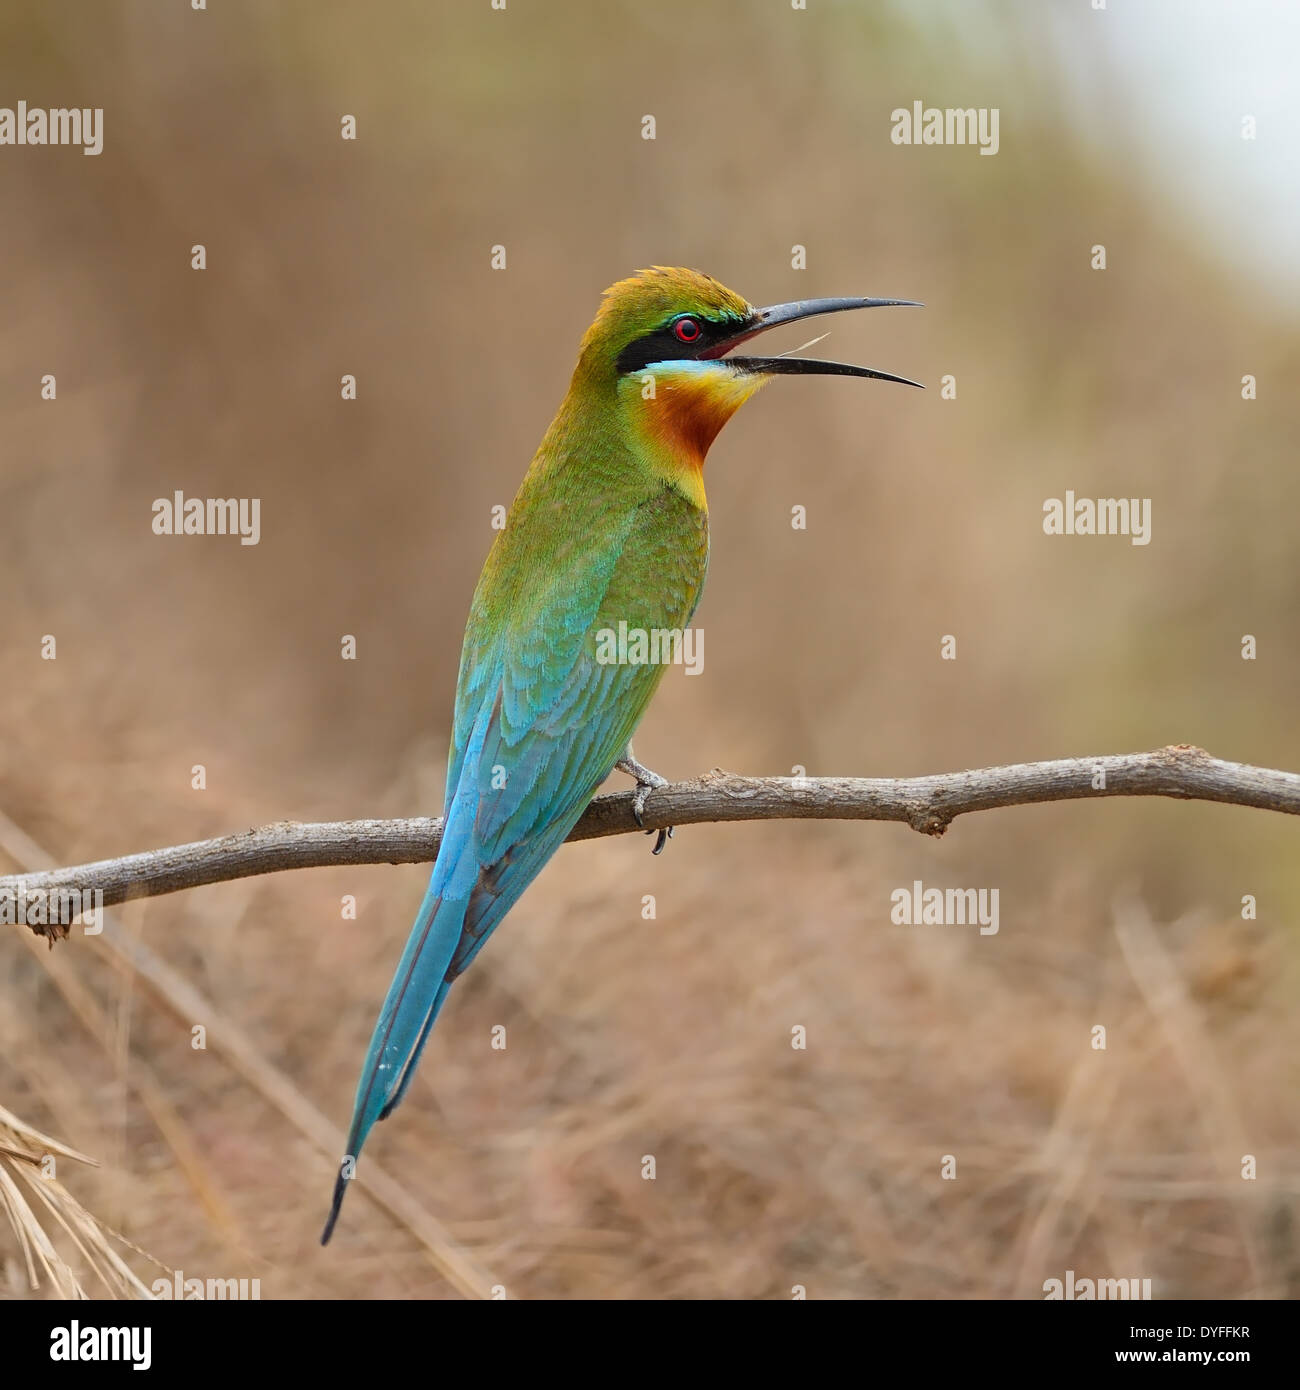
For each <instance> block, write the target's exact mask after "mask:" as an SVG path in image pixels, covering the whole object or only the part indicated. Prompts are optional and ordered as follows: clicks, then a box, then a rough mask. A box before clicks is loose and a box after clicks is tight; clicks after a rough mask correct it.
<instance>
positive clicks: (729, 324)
mask: <svg viewBox="0 0 1300 1390" xmlns="http://www.w3.org/2000/svg"><path fill="white" fill-rule="evenodd" d="M684 319H689V320H690V321H691V322H692V323H695V324H698V325H699V330H700V331H699V333H698V334H697V335H696V336H695V337H694V338H691V339H689V340H683V339H682V338H680V337H679V336H678V334H677V325H678V324H679V323H681V322H682V321H683V320H684ZM741 326H742V325H741V324H740V323H739V322H737V321H736V320H734V319H728V320H727V321H726V322H724V323H715V322H714V321H713V320H712V319H706V318H703V317H702V316H701V315H699V314H674V315H673V316H672V318H671V319H669V320H668V322H667V323H664V324H661V325H660V326H659V327H658V328H656V329H653V330H652V331H651V332H649V333H647V334H645V335H644V336H643V337H641V338H637V339H635V340H634V341H633V342H630V343H629V344H628V345H627V347H625V348H624V349H623V351H622V352H620V353H619V355H618V361H617V363H616V364H615V365H616V366H617V368H618V370H619V372H620V373H623V372H639V371H640V370H641V369H642V368H643V367H646V366H648V365H649V364H650V363H651V362H671V361H672V360H673V359H674V358H679V357H682V356H683V355H684V352H685V351H688V352H689V353H690V354H691V355H692V356H694V357H698V356H699V355H700V353H701V352H702V351H703V350H704V349H705V348H707V347H710V346H711V345H712V344H714V343H717V342H721V341H722V339H724V338H730V337H731V336H732V335H733V334H735V333H738V332H739V331H740V329H741Z"/></svg>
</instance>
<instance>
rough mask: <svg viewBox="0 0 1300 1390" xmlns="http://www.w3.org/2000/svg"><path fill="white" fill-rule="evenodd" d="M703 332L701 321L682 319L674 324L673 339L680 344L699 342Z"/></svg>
mask: <svg viewBox="0 0 1300 1390" xmlns="http://www.w3.org/2000/svg"><path fill="white" fill-rule="evenodd" d="M703 331H704V330H703V329H702V328H701V327H700V321H699V319H693V318H680V319H678V320H677V322H676V323H674V324H673V337H674V338H676V339H677V341H678V342H679V343H695V342H698V341H699V339H700V334H701V333H702V332H703Z"/></svg>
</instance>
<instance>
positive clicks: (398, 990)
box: [321, 840, 470, 1245]
mask: <svg viewBox="0 0 1300 1390" xmlns="http://www.w3.org/2000/svg"><path fill="white" fill-rule="evenodd" d="M443 846H444V850H446V849H449V848H451V847H450V846H448V845H447V843H446V840H444V842H443ZM454 857H455V856H452V855H449V856H448V858H454ZM440 868H441V869H443V872H441V873H440V872H439V869H440ZM454 877H455V875H454V874H453V873H449V872H447V868H446V867H445V866H444V861H443V856H442V855H441V854H440V855H439V858H438V865H437V866H436V867H435V869H434V872H433V876H432V878H431V879H430V882H429V891H428V892H427V893H426V894H425V895H424V901H423V902H422V903H421V904H420V911H419V913H418V914H417V915H416V918H415V925H414V926H413V927H412V928H411V935H410V937H409V938H408V939H407V942H406V950H405V951H403V953H402V959H401V962H400V964H399V965H398V967H397V974H396V975H394V976H393V983H392V984H391V985H390V986H389V988H388V997H387V998H386V999H385V1000H384V1007H383V1009H382V1010H380V1014H379V1022H378V1023H377V1024H376V1025H375V1031H374V1034H373V1036H372V1037H371V1039H370V1050H369V1051H368V1052H367V1053H366V1061H365V1065H364V1066H363V1067H362V1069H361V1080H360V1082H359V1083H358V1085H357V1099H356V1104H355V1105H354V1107H353V1111H352V1127H351V1129H350V1130H349V1131H348V1149H347V1154H346V1156H345V1157H344V1160H343V1164H342V1165H341V1167H340V1172H339V1177H338V1179H337V1181H336V1182H335V1184H334V1201H333V1204H332V1205H331V1207H330V1214H329V1219H328V1220H327V1221H326V1223H325V1230H324V1233H323V1234H322V1235H321V1244H322V1245H325V1244H326V1243H327V1242H328V1241H329V1238H330V1236H331V1235H332V1234H333V1233H334V1223H335V1222H336V1221H337V1220H338V1217H339V1209H340V1207H342V1205H343V1198H344V1196H345V1194H346V1193H347V1186H348V1181H349V1178H350V1175H351V1169H352V1168H354V1167H355V1165H356V1160H357V1158H358V1156H359V1155H360V1153H361V1146H362V1145H363V1144H364V1143H365V1142H366V1136H367V1135H368V1134H369V1133H370V1131H371V1129H372V1128H373V1127H374V1124H375V1121H376V1120H382V1119H383V1118H384V1117H385V1116H386V1115H388V1114H389V1112H390V1111H392V1109H393V1108H394V1107H395V1106H396V1105H397V1102H398V1101H399V1100H401V1098H402V1094H403V1092H404V1091H405V1090H406V1088H407V1086H408V1085H409V1083H410V1080H411V1076H412V1074H413V1073H414V1071H415V1065H416V1063H417V1062H418V1061H419V1060H420V1053H421V1052H422V1051H423V1050H424V1044H425V1043H426V1042H427V1041H428V1037H429V1030H430V1029H431V1028H432V1027H433V1022H434V1019H436V1018H437V1017H438V1010H439V1009H441V1008H442V1003H443V1000H444V999H446V997H447V991H448V990H449V989H450V988H451V984H450V981H448V980H447V978H446V975H447V968H448V966H449V965H450V964H451V960H452V957H453V955H454V954H455V952H456V947H457V946H458V945H459V943H460V938H461V928H462V926H463V924H464V921H465V912H466V910H467V908H468V907H469V902H470V895H469V894H468V893H466V894H465V895H464V896H460V897H456V898H451V897H448V896H445V888H444V885H446V886H447V887H450V886H453V885H451V884H448V883H447V880H448V879H450V878H454ZM345 1173H346V1174H347V1176H345Z"/></svg>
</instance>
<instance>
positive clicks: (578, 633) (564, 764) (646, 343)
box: [321, 266, 919, 1244]
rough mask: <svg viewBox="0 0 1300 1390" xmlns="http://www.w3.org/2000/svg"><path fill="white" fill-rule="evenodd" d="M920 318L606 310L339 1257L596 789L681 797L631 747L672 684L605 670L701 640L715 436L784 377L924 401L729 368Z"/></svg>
mask: <svg viewBox="0 0 1300 1390" xmlns="http://www.w3.org/2000/svg"><path fill="white" fill-rule="evenodd" d="M914 303H915V301H913V300H907V299H804V300H799V301H797V302H796V303H793V304H777V305H774V306H772V307H771V308H767V309H755V308H754V307H753V305H751V304H749V303H747V302H746V301H745V300H743V299H742V298H741V297H740V296H739V295H737V294H733V293H732V291H731V290H729V289H726V288H725V287H724V286H722V285H720V284H719V283H718V282H717V281H716V280H714V279H712V278H711V277H709V276H707V275H703V274H701V273H700V272H699V271H695V270H682V269H670V268H664V267H659V266H656V267H655V268H653V269H651V270H643V271H640V272H639V273H638V274H636V275H634V276H632V277H631V278H630V279H627V280H621V281H619V283H618V284H616V285H613V286H611V287H610V288H609V289H608V290H606V291H605V295H604V299H603V302H602V303H601V306H600V310H599V312H598V313H597V315H596V319H595V322H594V323H593V324H592V325H591V327H590V328H589V329H588V330H587V333H586V336H585V337H584V338H583V340H582V347H581V350H580V351H579V354H578V365H577V367H576V369H575V370H574V373H573V380H572V382H571V383H570V386H569V392H568V395H566V396H565V398H564V402H563V404H562V405H561V406H560V409H559V412H558V414H557V415H556V417H555V419H554V420H552V422H551V426H550V428H549V429H548V430H547V431H546V435H545V437H544V438H543V440H542V442H541V446H540V447H539V448H538V450H537V453H536V454H535V455H534V457H533V461H532V464H531V465H530V467H529V469H528V473H527V475H526V476H525V478H524V481H523V484H522V486H521V487H520V489H519V493H518V495H517V496H516V497H515V500H514V504H513V505H512V506H511V508H510V514H509V516H508V517H507V519H506V525H505V528H504V529H503V530H502V531H501V532H500V533H499V535H498V536H497V538H496V541H495V543H494V544H493V546H492V550H491V552H490V554H489V555H488V558H487V562H486V564H485V565H484V566H483V573H482V575H481V576H480V578H479V582H478V588H477V589H476V591H475V593H474V600H473V603H472V605H471V607H470V613H469V621H468V623H467V624H466V627H465V642H464V646H463V648H462V650H461V658H460V677H459V681H458V684H457V687H456V713H455V722H454V724H453V727H452V744H451V755H450V760H449V765H448V768H447V793H446V807H445V811H444V821H443V831H442V844H441V846H440V848H439V851H438V858H437V862H436V863H435V864H434V867H433V873H432V876H431V877H430V880H429V888H428V891H427V893H426V894H425V897H424V901H423V902H422V903H421V905H420V910H419V912H418V914H417V915H416V919H415V925H414V926H413V927H412V929H411V934H410V937H409V939H408V940H407V943H406V949H405V951H404V952H403V954H402V959H401V961H400V962H399V964H398V967H397V974H396V975H395V976H394V978H393V983H392V985H391V986H390V987H389V991H388V997H387V998H386V999H385V1000H384V1006H383V1008H382V1010H381V1011H380V1014H379V1021H378V1023H377V1024H376V1026H375V1031H374V1034H373V1036H372V1037H371V1040H370V1050H369V1052H368V1053H367V1054H366V1060H365V1066H364V1067H363V1068H362V1072H361V1080H360V1082H359V1083H358V1086H357V1096H356V1103H355V1107H354V1110H353V1115H352V1125H351V1130H350V1132H349V1135H348V1152H347V1154H346V1155H345V1157H344V1159H343V1162H342V1164H341V1165H340V1169H339V1177H338V1181H337V1182H336V1184H335V1188H334V1200H333V1205H332V1207H331V1209H330V1214H329V1219H328V1221H327V1222H326V1225H325V1231H324V1234H323V1235H322V1237H321V1243H322V1244H324V1243H325V1242H326V1241H328V1240H329V1238H330V1235H331V1234H332V1232H333V1230H334V1224H335V1222H336V1221H337V1220H338V1215H339V1209H340V1207H341V1205H342V1202H343V1197H344V1195H345V1193H346V1191H347V1184H348V1180H349V1179H350V1178H351V1177H352V1176H353V1175H354V1172H355V1166H356V1160H357V1156H358V1154H359V1153H360V1151H361V1146H362V1145H363V1144H364V1143H365V1140H366V1136H367V1135H368V1134H369V1132H370V1130H371V1128H372V1127H373V1125H374V1123H375V1121H376V1120H381V1119H384V1118H385V1117H386V1116H387V1115H389V1114H390V1113H391V1112H392V1110H393V1109H394V1108H395V1107H396V1106H397V1104H398V1102H399V1101H400V1100H401V1099H402V1096H403V1094H404V1093H405V1091H406V1088H407V1086H408V1085H410V1082H411V1077H412V1075H413V1073H414V1071H415V1067H416V1064H417V1063H418V1061H419V1059H420V1053H421V1051H422V1050H423V1048H424V1045H425V1043H426V1042H427V1041H428V1037H429V1032H430V1030H431V1029H432V1027H433V1023H434V1020H435V1019H436V1018H437V1016H438V1011H439V1010H440V1009H441V1008H442V1004H443V1001H444V1000H445V999H446V997H447V992H448V991H449V990H450V989H451V986H452V983H453V982H454V981H455V979H456V977H457V976H458V975H460V974H461V972H462V971H464V969H465V968H466V966H468V965H469V964H470V962H471V961H472V960H473V959H474V957H475V956H476V955H477V954H478V951H479V948H480V947H481V946H482V945H483V943H484V942H485V941H486V940H487V938H488V936H489V935H490V934H491V932H492V930H493V928H494V927H496V925H497V924H498V923H499V922H500V921H501V919H502V918H503V917H504V916H505V915H506V913H507V912H508V911H509V910H510V908H511V907H512V906H513V905H514V903H515V901H516V900H517V899H518V897H519V895H520V894H521V893H522V892H523V891H524V889H525V888H527V887H528V885H529V884H530V883H531V882H532V880H533V879H534V878H535V877H536V876H537V874H538V873H540V872H541V869H542V867H543V865H545V863H546V862H547V860H548V859H550V857H551V855H553V854H554V853H555V851H556V850H557V849H558V848H559V847H560V845H561V844H563V842H564V840H565V838H566V837H567V836H568V834H569V831H570V830H572V829H573V826H574V824H575V822H576V821H577V820H578V818H579V817H580V816H581V815H582V813H583V811H584V809H585V808H586V806H587V803H588V802H589V801H590V800H591V798H592V795H593V793H594V792H595V791H596V788H597V787H599V786H600V784H601V783H602V782H603V781H604V780H605V778H606V777H608V776H609V774H610V772H611V771H612V770H613V769H614V768H615V767H617V768H619V769H621V770H622V771H624V772H627V773H629V774H630V775H631V776H632V777H634V778H635V779H636V793H635V803H634V805H635V812H636V817H637V822H638V824H639V823H640V821H641V817H642V813H643V811H644V808H645V803H646V799H647V797H648V796H649V795H650V793H651V792H652V791H653V789H654V788H655V787H662V786H664V785H666V783H665V780H664V779H663V778H662V777H660V776H658V775H657V774H656V773H654V772H651V771H650V770H649V769H648V768H645V767H642V766H641V764H640V763H638V762H637V761H636V759H635V758H634V757H633V756H632V744H631V739H632V734H633V732H634V730H635V729H636V727H637V724H638V723H639V722H640V720H641V716H642V715H643V714H644V713H645V709H646V705H647V704H649V702H650V697H651V696H652V695H653V694H654V692H655V688H656V687H657V686H658V684H659V680H660V678H661V676H662V675H663V672H664V666H663V664H662V662H655V663H650V662H639V663H638V662H632V661H629V660H624V661H622V662H620V661H618V660H610V659H609V658H610V646H611V644H610V642H609V640H608V634H610V633H618V632H620V631H621V630H623V629H621V628H620V624H626V630H627V631H638V630H639V631H642V632H645V633H651V632H655V631H663V630H665V629H667V630H669V631H683V630H685V629H686V628H687V627H688V625H689V624H690V621H691V615H692V614H693V613H694V612H695V607H696V605H697V604H698V603H699V601H700V594H701V591H702V590H703V588H704V576H705V571H706V570H707V568H708V561H709V510H708V503H707V501H706V499H705V496H704V457H705V455H706V454H707V453H708V450H709V446H710V445H711V444H712V443H713V441H714V439H715V438H716V437H717V434H718V431H719V430H720V429H721V428H722V427H723V425H725V424H726V422H727V421H728V420H729V419H730V418H731V417H732V415H734V414H735V413H736V411H737V410H738V409H739V408H740V407H741V406H742V405H743V404H744V403H745V402H746V401H747V400H748V399H749V398H750V397H751V396H752V395H753V394H754V393H755V392H756V391H757V390H759V388H760V387H762V386H763V385H765V384H766V383H767V382H768V381H769V380H771V378H772V377H774V376H813V375H822V376H826V375H831V376H856V377H870V378H874V379H876V380H880V381H898V382H902V383H903V384H905V385H908V386H917V385H919V383H918V382H915V381H908V380H907V378H906V377H900V376H894V375H892V374H891V373H889V372H880V371H874V370H872V369H871V368H868V367H853V366H847V365H845V364H843V363H840V362H819V361H812V360H809V359H806V358H801V357H748V356H731V355H729V354H731V353H732V351H733V349H735V348H737V347H739V346H740V345H741V344H742V343H745V342H748V341H749V340H750V339H751V338H754V337H756V336H757V335H758V334H760V333H765V332H766V331H767V330H768V329H770V328H776V327H778V326H779V325H781V324H787V323H794V322H796V321H797V320H799V319H804V318H809V317H811V316H812V315H814V314H831V313H838V312H839V311H841V310H844V309H872V308H877V307H881V306H884V305H902V304H914ZM602 634H604V635H605V636H604V637H602ZM624 651H625V653H626V647H625V648H624ZM668 833H670V832H667V831H660V832H659V839H658V842H657V843H656V845H655V853H656V854H657V853H658V852H659V851H660V850H661V849H662V848H663V845H664V837H665V835H666V834H668Z"/></svg>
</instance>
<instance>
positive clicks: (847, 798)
mask: <svg viewBox="0 0 1300 1390" xmlns="http://www.w3.org/2000/svg"><path fill="white" fill-rule="evenodd" d="M1109 796H1167V797H1174V798H1177V799H1179V800H1184V801H1221V802H1225V803H1227V804H1229V805H1233V806H1254V807H1258V808H1259V809H1261V810H1266V811H1281V812H1283V813H1284V814H1286V815H1292V816H1294V815H1300V773H1294V772H1279V771H1276V770H1274V769H1272V768H1262V767H1250V766H1247V765H1246V764H1244V763H1230V762H1224V761H1222V760H1221V759H1219V758H1213V757H1211V756H1210V755H1209V754H1208V753H1207V752H1205V750H1204V749H1202V748H1196V747H1193V746H1192V745H1190V744H1175V745H1172V746H1170V747H1168V748H1159V749H1156V750H1155V751H1153V752H1150V753H1121V754H1111V755H1108V756H1104V757H1098V758H1062V759H1057V760H1056V761H1053V762H1042V763H1016V764H1013V765H1011V766H1008V767H989V768H981V769H979V770H978V771H974V772H952V773H942V774H939V775H936V776H932V777H806V778H791V777H741V776H737V775H735V774H733V773H730V772H723V771H721V770H720V769H715V770H714V771H712V772H708V773H706V774H705V775H704V776H703V777H700V778H697V779H696V780H694V781H691V782H675V783H673V784H672V785H670V786H667V787H661V788H659V789H658V790H656V791H654V792H651V794H650V797H649V800H648V801H647V803H646V807H645V815H644V822H645V825H644V828H645V829H646V830H659V829H662V828H663V827H665V826H669V825H698V824H701V823H703V822H708V821H747V820H885V821H901V822H903V823H905V824H907V825H910V826H911V827H912V829H913V830H916V831H919V832H920V833H921V834H923V835H942V834H943V832H944V831H945V830H946V829H947V828H948V826H949V824H950V823H951V822H952V821H953V819H954V818H955V817H957V816H960V815H964V814H966V813H967V812H969V811H988V810H992V809H994V808H996V807H1002V806H1028V805H1034V804H1037V803H1040V802H1045V801H1074V800H1084V799H1090V798H1098V797H1109ZM637 829H638V827H637V824H636V822H635V820H634V818H633V815H632V793H631V792H630V791H627V792H617V793H615V794H613V795H608V796H598V797H597V798H596V799H595V800H594V801H593V802H592V803H591V805H590V806H588V807H587V809H586V811H585V812H584V813H583V816H582V819H581V820H580V821H579V822H578V824H577V825H576V826H575V827H574V830H573V832H572V834H570V836H569V839H570V840H591V839H597V838H600V837H603V836H606V835H628V834H631V833H632V832H633V831H635V830H637ZM441 835H442V821H441V820H440V819H414V820H355V821H331V822H327V823H323V824H316V825H301V824H296V823H294V822H292V821H279V822H277V823H276V824H274V825H266V826H262V827H261V828H260V829H257V830H246V831H243V832H242V833H241V834H238V835H226V836H223V837H222V838H221V839H217V840H200V841H198V842H197V843H195V844H189V845H176V846H174V847H172V848H170V849H156V850H147V851H145V852H144V853H143V854H129V855H126V856H124V857H123V858H121V859H102V860H99V861H98V862H96V863H94V864H81V865H78V866H76V867H75V868H70V869H55V870H51V871H49V872H46V873H32V874H21V875H17V876H11V877H8V878H0V912H3V911H4V908H5V900H6V899H9V900H10V902H11V903H12V902H13V900H15V899H17V898H19V897H21V896H24V895H25V896H26V897H28V898H31V897H34V896H39V895H46V896H47V897H49V896H52V895H54V894H57V893H59V892H60V891H68V890H77V891H81V892H83V893H85V892H94V891H99V892H102V893H103V904H104V906H105V907H111V906H113V905H115V904H117V903H122V902H126V901H128V900H129V899H132V898H147V897H155V896H157V895H159V894H162V893H176V892H179V891H180V890H181V889H184V888H198V887H200V886H202V885H203V884H206V883H221V882H224V881H226V880H228V879H235V878H249V877H252V876H253V875H255V874H268V873H277V872H279V871H280V870H282V869H310V868H320V867H323V866H325V865H332V864H415V863H428V862H431V861H432V860H433V859H434V858H435V857H436V855H437V852H438V843H439V840H440V838H441ZM13 915H14V914H13V912H12V908H11V910H10V912H9V914H8V915H7V917H6V918H5V919H4V920H11V919H12V917H13ZM32 930H33V931H35V932H36V933H37V934H38V935H48V936H50V937H51V940H53V938H54V937H55V936H66V935H67V932H66V930H64V929H62V928H60V927H58V926H57V925H56V926H53V927H43V926H33V927H32Z"/></svg>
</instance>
